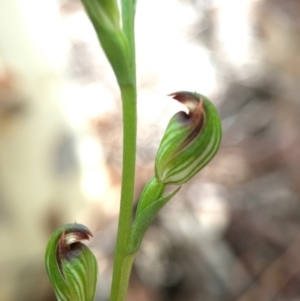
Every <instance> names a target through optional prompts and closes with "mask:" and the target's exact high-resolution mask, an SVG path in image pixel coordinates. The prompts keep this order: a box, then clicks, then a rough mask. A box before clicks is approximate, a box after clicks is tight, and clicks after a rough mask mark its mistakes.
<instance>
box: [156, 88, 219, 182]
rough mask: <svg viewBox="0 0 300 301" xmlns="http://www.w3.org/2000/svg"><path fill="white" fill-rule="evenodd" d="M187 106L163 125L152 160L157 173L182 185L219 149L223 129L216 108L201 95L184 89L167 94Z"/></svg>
mask: <svg viewBox="0 0 300 301" xmlns="http://www.w3.org/2000/svg"><path fill="white" fill-rule="evenodd" d="M169 96H171V97H173V99H176V100H177V101H179V102H180V103H182V104H184V105H185V106H186V107H187V109H188V114H186V113H184V112H179V113H177V114H175V115H174V116H173V117H172V118H171V120H170V122H169V124H168V126H167V129H166V132H165V134H164V136H163V139H162V141H161V144H160V146H159V150H158V152H157V156H156V160H155V173H156V177H157V178H158V179H159V181H161V182H162V183H164V184H177V185H181V184H183V183H185V182H187V181H188V180H189V179H190V178H191V177H193V176H194V175H195V174H196V173H197V172H199V171H200V170H201V169H202V168H203V167H204V166H205V165H206V164H207V163H208V162H209V161H210V160H211V159H212V158H213V157H214V155H215V154H216V152H217V151H218V148H219V145H220V142H221V136H222V129H221V121H220V117H219V115H218V112H217V110H216V108H215V107H214V105H213V104H212V103H211V102H210V101H209V100H208V99H207V98H206V97H204V96H202V95H201V94H198V93H192V92H187V91H180V92H174V93H171V94H169Z"/></svg>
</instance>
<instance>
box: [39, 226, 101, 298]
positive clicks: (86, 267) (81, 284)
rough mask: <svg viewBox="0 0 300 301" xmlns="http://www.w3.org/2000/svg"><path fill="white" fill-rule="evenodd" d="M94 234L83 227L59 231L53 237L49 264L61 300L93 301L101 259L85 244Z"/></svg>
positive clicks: (46, 259)
mask: <svg viewBox="0 0 300 301" xmlns="http://www.w3.org/2000/svg"><path fill="white" fill-rule="evenodd" d="M91 236H92V233H91V232H90V230H89V229H88V228H86V227H85V226H84V225H81V224H68V225H64V226H62V227H60V228H58V229H57V230H56V231H55V232H54V233H53V234H52V236H51V238H50V240H49V243H48V246H47V249H46V254H45V265H46V270H47V274H48V276H49V279H50V282H51V284H52V287H53V289H54V291H55V295H56V297H57V299H58V300H59V301H93V300H94V296H95V292H96V284H97V275H98V266H97V260H96V258H95V256H94V254H93V253H92V252H91V251H90V249H89V248H88V247H87V246H86V245H84V244H82V243H81V241H82V240H88V239H89V238H90V237H91Z"/></svg>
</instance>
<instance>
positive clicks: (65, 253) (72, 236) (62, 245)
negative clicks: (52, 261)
mask: <svg viewBox="0 0 300 301" xmlns="http://www.w3.org/2000/svg"><path fill="white" fill-rule="evenodd" d="M92 236H93V234H92V233H91V231H90V230H89V229H88V228H87V227H85V226H83V225H81V224H73V227H72V228H70V227H68V228H66V229H64V230H63V232H62V234H61V237H60V238H59V241H58V245H57V250H56V259H57V263H58V266H59V268H60V270H61V272H62V269H61V262H62V260H71V259H72V258H74V257H76V256H78V254H79V253H80V252H81V249H82V246H83V244H82V243H81V241H83V240H89V239H90V238H91V237H92Z"/></svg>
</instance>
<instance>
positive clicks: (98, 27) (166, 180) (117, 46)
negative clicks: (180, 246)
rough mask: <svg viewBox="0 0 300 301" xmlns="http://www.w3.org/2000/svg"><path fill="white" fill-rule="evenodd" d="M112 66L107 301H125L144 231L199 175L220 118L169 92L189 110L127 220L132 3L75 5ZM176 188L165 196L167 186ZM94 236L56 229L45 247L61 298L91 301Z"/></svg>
mask: <svg viewBox="0 0 300 301" xmlns="http://www.w3.org/2000/svg"><path fill="white" fill-rule="evenodd" d="M81 1H82V3H83V5H84V7H85V10H86V12H87V14H88V16H89V18H90V20H91V22H92V24H93V26H94V28H95V31H96V33H97V36H98V38H99V41H100V44H101V46H102V48H103V50H104V52H105V54H106V56H107V58H108V60H109V62H110V64H111V66H112V68H113V71H114V73H115V76H116V79H117V83H118V85H119V88H120V93H121V98H122V108H123V165H122V188H121V201H120V215H119V224H118V233H117V242H116V250H115V257H114V269H113V278H112V286H111V296H110V301H124V300H125V299H126V292H127V287H128V281H129V276H130V272H131V267H132V263H133V260H134V257H135V255H136V253H137V252H138V250H139V248H140V245H141V243H142V239H143V237H144V234H145V232H146V231H147V229H148V227H149V226H150V224H151V222H152V221H153V219H154V218H155V217H156V215H157V214H158V212H159V211H160V209H161V208H162V207H163V206H164V205H165V204H166V203H167V202H168V201H169V200H170V199H171V198H172V197H173V196H174V195H175V194H176V193H177V192H178V191H179V189H180V187H181V185H182V184H184V183H186V182H187V181H188V180H190V179H191V178H192V177H193V176H194V175H195V174H196V173H198V172H199V171H200V170H201V169H202V168H203V167H204V166H205V165H206V164H207V163H208V162H209V161H210V160H211V159H212V158H213V157H214V155H215V154H216V152H217V151H218V148H219V145H220V141H221V136H222V129H221V122H220V118H219V115H218V113H217V111H216V109H215V107H214V105H213V104H212V103H211V102H210V100H209V99H208V98H206V97H205V96H203V95H201V94H198V93H193V92H187V91H181V92H175V93H172V94H170V96H171V97H173V98H174V99H175V100H177V101H179V102H181V103H183V104H184V105H185V106H186V107H187V111H188V112H187V113H186V112H183V111H182V112H178V113H177V114H175V115H174V116H173V117H172V118H171V120H170V122H169V124H168V126H167V129H166V131H165V134H164V136H163V138H162V140H161V143H160V146H159V149H158V152H157V155H156V159H155V171H154V177H153V178H152V179H150V180H149V182H148V183H147V184H146V185H145V188H144V190H143V192H142V194H141V196H140V199H139V203H138V207H137V211H136V215H135V218H134V221H133V222H132V212H133V196H134V178H135V157H136V123H137V122H136V121H137V116H136V102H137V89H136V66H135V39H134V15H135V8H136V0H121V1H120V6H119V3H118V1H117V0H81ZM170 184H172V185H177V186H178V187H177V188H176V189H175V190H174V191H173V192H171V193H169V194H165V193H164V192H165V189H166V187H167V186H168V185H170ZM91 236H92V234H91V232H90V231H89V229H87V228H86V227H85V226H83V225H81V224H68V225H64V226H62V227H60V228H59V229H57V230H56V231H55V232H54V233H53V235H52V236H51V238H50V241H49V243H48V246H47V249H46V256H45V264H46V269H47V273H48V276H49V279H50V281H51V284H52V286H53V288H54V291H55V294H56V297H57V299H58V300H59V301H93V300H94V296H95V290H96V282H97V262H96V258H95V256H94V255H93V253H92V252H91V251H90V250H89V249H88V248H87V247H86V246H85V245H84V244H82V242H81V241H82V240H86V239H89V238H90V237H91Z"/></svg>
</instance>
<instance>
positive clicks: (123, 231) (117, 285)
mask: <svg viewBox="0 0 300 301" xmlns="http://www.w3.org/2000/svg"><path fill="white" fill-rule="evenodd" d="M121 96H122V103H123V167H122V170H123V174H122V189H121V203H120V215H119V225H118V234H117V243H116V250H115V259H114V270H113V279H112V287H111V296H110V301H123V300H125V298H126V290H127V286H128V279H129V275H130V271H131V266H132V261H133V258H134V256H127V255H126V249H127V242H128V238H129V234H130V228H131V222H132V207H133V197H134V177H135V156H136V97H137V95H136V87H135V85H133V86H124V87H121Z"/></svg>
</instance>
